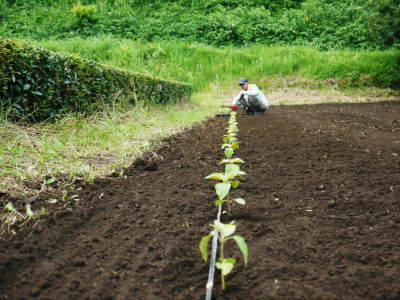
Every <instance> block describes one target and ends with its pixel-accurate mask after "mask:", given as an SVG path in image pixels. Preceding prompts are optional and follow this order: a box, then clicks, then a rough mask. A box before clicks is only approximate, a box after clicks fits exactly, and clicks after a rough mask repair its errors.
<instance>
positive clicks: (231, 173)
mask: <svg viewBox="0 0 400 300" xmlns="http://www.w3.org/2000/svg"><path fill="white" fill-rule="evenodd" d="M244 175H246V173H245V172H243V171H241V170H240V166H239V165H237V164H226V165H225V173H211V174H210V175H208V176H207V177H206V178H205V179H214V180H221V181H222V182H224V183H232V182H233V181H237V180H235V179H236V178H237V177H240V176H244ZM235 186H236V184H235ZM235 186H234V185H232V187H233V188H237V186H236V187H235Z"/></svg>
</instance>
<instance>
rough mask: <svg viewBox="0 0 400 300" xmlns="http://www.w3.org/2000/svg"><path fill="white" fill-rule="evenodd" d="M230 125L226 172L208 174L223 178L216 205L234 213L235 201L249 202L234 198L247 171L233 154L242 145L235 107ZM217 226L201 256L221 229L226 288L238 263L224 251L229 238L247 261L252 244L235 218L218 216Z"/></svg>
mask: <svg viewBox="0 0 400 300" xmlns="http://www.w3.org/2000/svg"><path fill="white" fill-rule="evenodd" d="M228 124H229V127H228V128H227V133H226V134H225V135H224V137H223V141H224V144H223V145H222V147H221V148H222V149H223V150H224V154H225V158H224V159H222V160H221V162H220V164H223V165H225V172H224V173H212V174H210V175H208V176H207V177H206V179H214V180H218V181H219V182H218V183H217V184H216V185H215V191H216V194H217V196H218V199H217V200H216V201H215V202H214V204H215V205H216V206H218V205H223V204H227V206H228V213H229V214H231V210H232V208H231V207H232V206H233V204H234V203H237V204H240V205H245V204H246V202H245V200H244V199H243V198H235V199H231V197H230V195H229V192H230V191H231V188H232V189H237V188H238V187H239V185H240V178H242V177H243V176H245V175H246V173H245V172H243V171H241V170H240V164H241V163H244V161H243V160H242V159H240V158H239V157H233V155H234V152H235V150H236V149H238V148H239V142H238V139H237V135H238V132H239V129H238V122H237V121H236V112H235V111H232V112H231V115H230V119H229V121H228ZM211 227H213V228H214V229H213V230H212V231H211V232H210V234H208V235H206V236H204V237H203V238H202V239H201V241H200V244H199V248H200V252H201V256H202V257H203V259H204V261H206V262H207V261H208V244H209V241H210V239H211V237H212V236H213V235H214V234H215V232H217V234H218V241H219V245H220V252H219V258H218V262H216V265H215V266H216V268H217V269H218V270H220V272H221V288H222V290H223V291H224V290H225V276H226V275H228V274H229V273H230V272H231V271H232V270H233V267H234V266H235V264H236V259H235V258H227V257H225V255H224V250H225V244H226V243H227V242H228V241H229V240H233V241H235V242H236V244H237V246H238V247H239V249H240V251H241V253H242V255H243V258H244V263H245V265H247V261H248V247H247V244H246V242H245V240H244V238H243V237H241V236H240V235H234V233H235V231H236V227H237V225H235V221H232V222H230V223H229V224H224V223H222V222H220V221H218V220H215V221H214V224H212V225H211Z"/></svg>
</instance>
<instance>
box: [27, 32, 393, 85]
mask: <svg viewBox="0 0 400 300" xmlns="http://www.w3.org/2000/svg"><path fill="white" fill-rule="evenodd" d="M35 43H37V44H38V45H40V46H43V47H45V48H48V49H51V50H53V51H61V52H70V53H76V54H79V55H81V56H83V57H86V58H90V59H93V60H96V61H101V62H105V63H108V64H110V65H114V66H118V67H122V68H126V69H131V70H135V71H138V72H141V73H144V74H146V73H148V74H154V75H157V76H160V77H162V78H169V79H173V80H178V81H183V82H189V83H191V84H193V85H194V87H195V88H196V89H197V90H203V89H206V88H208V87H209V86H210V84H214V85H216V84H217V83H218V84H219V85H220V87H221V88H228V87H230V86H231V85H232V83H234V84H236V80H237V78H238V77H248V78H250V79H251V80H254V81H258V82H260V85H261V86H262V85H263V82H264V83H266V82H268V80H269V79H268V78H270V77H271V76H275V75H282V76H287V75H295V76H299V77H305V78H311V79H321V80H324V79H328V78H337V79H339V83H341V84H342V85H343V86H344V87H347V86H360V87H362V86H381V87H390V86H392V87H396V86H399V84H400V74H399V72H397V71H396V70H398V69H399V68H400V59H399V58H400V51H398V50H386V51H351V50H347V51H329V52H324V51H319V50H317V49H314V48H310V47H301V46H297V47H295V46H286V47H268V46H263V45H253V46H248V47H241V48H238V47H231V46H230V47H223V48H217V47H213V46H207V45H202V44H189V43H186V42H168V41H166V42H157V43H144V42H140V41H131V40H121V39H115V38H113V37H99V38H90V39H82V38H76V39H70V40H48V41H41V42H35Z"/></svg>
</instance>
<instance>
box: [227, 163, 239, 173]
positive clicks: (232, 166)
mask: <svg viewBox="0 0 400 300" xmlns="http://www.w3.org/2000/svg"><path fill="white" fill-rule="evenodd" d="M239 171H240V167H239V166H238V165H235V164H226V165H225V174H231V173H236V172H239Z"/></svg>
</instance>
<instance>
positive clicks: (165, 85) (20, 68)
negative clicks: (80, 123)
mask: <svg viewBox="0 0 400 300" xmlns="http://www.w3.org/2000/svg"><path fill="white" fill-rule="evenodd" d="M192 91H193V88H192V86H191V85H189V84H185V83H178V82H173V81H166V80H160V79H155V78H151V77H148V76H144V75H141V74H137V73H134V72H130V71H127V70H122V69H117V68H113V67H109V66H105V65H101V64H98V63H96V62H93V61H90V60H86V59H82V58H81V57H79V56H76V55H65V54H56V53H53V52H50V51H47V50H44V49H41V48H35V47H31V46H28V45H26V44H23V43H20V42H16V41H13V40H10V39H4V38H0V104H1V105H2V106H3V108H4V107H7V108H10V107H11V108H12V113H11V116H12V118H15V119H18V118H20V117H22V116H23V117H24V118H28V119H29V120H31V121H43V120H46V119H48V118H52V117H54V116H56V115H57V114H60V113H66V112H85V113H86V112H89V113H90V112H91V111H93V110H94V109H95V108H96V107H98V106H99V105H101V104H104V103H110V102H111V101H114V100H115V99H116V98H118V99H119V98H120V97H123V98H125V99H129V101H130V102H132V103H137V102H144V103H153V104H162V103H167V102H177V101H182V100H187V99H189V98H190V95H191V93H192Z"/></svg>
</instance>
